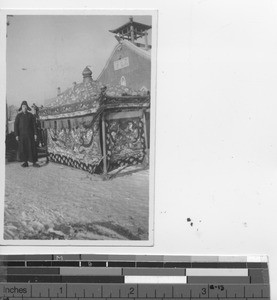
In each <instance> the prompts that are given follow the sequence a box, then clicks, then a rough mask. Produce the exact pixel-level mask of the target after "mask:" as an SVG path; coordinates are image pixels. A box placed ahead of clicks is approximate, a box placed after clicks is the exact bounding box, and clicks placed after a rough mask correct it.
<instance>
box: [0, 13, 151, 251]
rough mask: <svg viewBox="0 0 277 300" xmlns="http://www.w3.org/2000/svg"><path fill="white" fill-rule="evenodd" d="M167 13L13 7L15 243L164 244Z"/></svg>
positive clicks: (9, 48)
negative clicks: (162, 29) (159, 89)
mask: <svg viewBox="0 0 277 300" xmlns="http://www.w3.org/2000/svg"><path fill="white" fill-rule="evenodd" d="M156 21H157V19H156V11H109V12H101V11H86V12H85V13H80V12H75V13H74V12H66V14H65V13H63V12H62V11H54V12H52V13H51V12H50V13H49V12H48V13H47V14H44V13H43V12H31V13H28V12H20V13H18V12H15V13H12V12H11V13H10V12H9V13H7V14H6V108H5V109H6V124H5V125H6V126H5V131H6V132H5V197H4V204H3V205H4V224H3V243H4V244H11V245H13V244H26V245H29V244H30V245H32V244H34V245H35V244H45V245H47V244H49V243H50V244H51V243H58V244H61V245H68V244H69V245H71V244H72V245H74V243H75V242H76V244H78V245H81V244H85V245H119V246H121V245H123V246H124V245H132V246H136V245H138V246H139V245H143V246H151V245H153V233H154V231H153V229H154V226H153V225H154V224H153V209H154V188H153V183H154V172H153V164H154V154H155V151H154V150H155V149H154V142H155V128H154V125H155V122H154V120H155V72H156V70H155V69H156V37H155V35H156V27H157V24H156V23H157V22H156ZM3 105H4V104H3Z"/></svg>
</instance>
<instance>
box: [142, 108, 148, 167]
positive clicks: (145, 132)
mask: <svg viewBox="0 0 277 300" xmlns="http://www.w3.org/2000/svg"><path fill="white" fill-rule="evenodd" d="M142 114H143V130H144V140H145V152H146V160H144V161H145V162H146V166H147V162H148V163H149V148H148V136H147V128H146V118H145V114H146V110H143V111H142Z"/></svg>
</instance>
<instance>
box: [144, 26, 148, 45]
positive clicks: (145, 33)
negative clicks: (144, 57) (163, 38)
mask: <svg viewBox="0 0 277 300" xmlns="http://www.w3.org/2000/svg"><path fill="white" fill-rule="evenodd" d="M144 40H145V49H148V32H147V31H146V30H145V31H144Z"/></svg>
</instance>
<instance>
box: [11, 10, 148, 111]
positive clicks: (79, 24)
mask: <svg viewBox="0 0 277 300" xmlns="http://www.w3.org/2000/svg"><path fill="white" fill-rule="evenodd" d="M8 19H9V23H10V25H9V26H8V27H7V51H6V61H7V103H8V105H15V106H19V105H20V103H21V102H22V101H23V100H27V101H28V103H30V104H32V103H35V104H36V105H42V104H44V100H46V99H50V98H53V97H55V96H56V94H57V87H60V88H61V91H64V90H65V89H67V88H69V87H71V86H72V84H73V82H77V83H78V82H81V81H82V71H83V69H84V68H85V67H86V66H89V67H90V69H91V70H92V72H93V75H92V77H93V79H97V77H98V75H99V74H100V72H101V71H102V69H103V67H104V66H105V63H106V61H107V59H108V58H109V56H110V54H111V53H112V51H113V48H114V47H115V45H116V44H117V40H116V39H115V38H114V34H113V33H111V32H109V30H111V29H116V28H118V27H119V26H121V25H123V24H125V23H127V22H128V21H129V16H128V15H124V16H120V15H114V16H111V15H109V16H104V15H89V16H87V15H75V16H65V15H48V16H47V15H40V16H38V15H15V16H13V17H8ZM134 21H137V22H141V23H144V24H147V25H151V16H134ZM148 40H149V43H150V44H151V30H150V31H149V39H148Z"/></svg>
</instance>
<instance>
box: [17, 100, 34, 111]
mask: <svg viewBox="0 0 277 300" xmlns="http://www.w3.org/2000/svg"><path fill="white" fill-rule="evenodd" d="M22 105H26V106H27V109H28V110H30V111H31V108H30V107H29V105H28V103H27V101H22V103H21V105H20V108H19V110H18V111H21V110H22Z"/></svg>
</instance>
